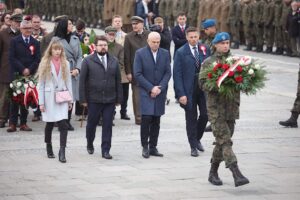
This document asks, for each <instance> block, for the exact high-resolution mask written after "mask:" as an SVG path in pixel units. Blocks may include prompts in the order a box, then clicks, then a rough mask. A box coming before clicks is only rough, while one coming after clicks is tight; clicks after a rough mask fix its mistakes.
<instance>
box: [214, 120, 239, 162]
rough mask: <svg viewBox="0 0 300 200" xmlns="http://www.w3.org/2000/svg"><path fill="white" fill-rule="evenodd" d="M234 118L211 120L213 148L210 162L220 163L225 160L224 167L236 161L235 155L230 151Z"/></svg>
mask: <svg viewBox="0 0 300 200" xmlns="http://www.w3.org/2000/svg"><path fill="white" fill-rule="evenodd" d="M234 126H235V121H234V120H221V119H217V120H215V121H213V122H211V128H212V131H213V134H214V136H215V142H214V145H215V148H214V150H213V153H212V158H211V162H212V163H220V162H222V161H225V165H226V167H229V166H230V165H231V164H232V163H235V162H237V159H236V156H235V154H234V153H233V151H232V140H231V137H232V135H233V132H234Z"/></svg>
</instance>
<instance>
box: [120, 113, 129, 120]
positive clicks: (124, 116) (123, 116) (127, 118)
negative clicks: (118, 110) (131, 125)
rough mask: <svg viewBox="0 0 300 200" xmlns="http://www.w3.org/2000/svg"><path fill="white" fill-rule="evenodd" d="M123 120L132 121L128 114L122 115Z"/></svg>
mask: <svg viewBox="0 0 300 200" xmlns="http://www.w3.org/2000/svg"><path fill="white" fill-rule="evenodd" d="M121 119H124V120H130V117H129V116H128V115H127V114H124V115H121Z"/></svg>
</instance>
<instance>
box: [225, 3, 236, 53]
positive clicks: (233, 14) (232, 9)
mask: <svg viewBox="0 0 300 200" xmlns="http://www.w3.org/2000/svg"><path fill="white" fill-rule="evenodd" d="M228 15H229V16H228V24H229V25H230V33H231V36H232V41H233V42H234V44H233V46H232V47H231V48H232V49H238V48H239V46H240V15H241V4H240V2H239V1H238V0H231V2H230V6H229V14H228ZM222 19H223V20H224V19H225V18H222Z"/></svg>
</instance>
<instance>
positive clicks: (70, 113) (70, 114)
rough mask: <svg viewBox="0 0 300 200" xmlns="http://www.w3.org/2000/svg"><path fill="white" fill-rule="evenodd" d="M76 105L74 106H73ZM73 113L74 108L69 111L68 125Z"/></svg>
mask: <svg viewBox="0 0 300 200" xmlns="http://www.w3.org/2000/svg"><path fill="white" fill-rule="evenodd" d="M73 105H74V104H73ZM72 112H73V106H72V108H71V110H69V111H68V123H70V121H71V118H72Z"/></svg>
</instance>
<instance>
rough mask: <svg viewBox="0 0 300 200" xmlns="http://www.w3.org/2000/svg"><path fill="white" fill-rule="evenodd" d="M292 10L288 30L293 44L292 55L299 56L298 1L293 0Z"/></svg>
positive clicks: (287, 25) (288, 20) (291, 44)
mask: <svg viewBox="0 0 300 200" xmlns="http://www.w3.org/2000/svg"><path fill="white" fill-rule="evenodd" d="M291 8H292V10H290V12H289V14H288V17H287V23H286V30H287V32H288V34H289V40H290V46H291V54H290V56H291V57H297V56H298V57H299V55H300V52H299V51H298V50H297V39H298V38H299V35H300V23H299V21H300V9H298V7H297V2H295V1H294V2H292V4H291Z"/></svg>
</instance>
